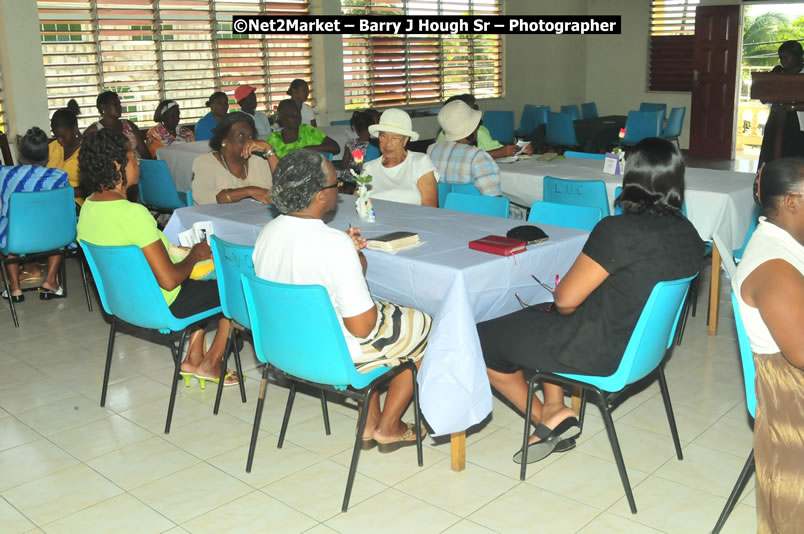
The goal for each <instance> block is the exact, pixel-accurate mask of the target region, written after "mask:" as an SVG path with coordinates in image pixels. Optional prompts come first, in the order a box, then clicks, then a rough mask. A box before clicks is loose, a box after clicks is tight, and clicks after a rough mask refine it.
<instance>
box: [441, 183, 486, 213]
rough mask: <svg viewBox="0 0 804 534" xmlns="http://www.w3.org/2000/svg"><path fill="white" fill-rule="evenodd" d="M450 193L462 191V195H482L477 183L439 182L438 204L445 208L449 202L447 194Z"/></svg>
mask: <svg viewBox="0 0 804 534" xmlns="http://www.w3.org/2000/svg"><path fill="white" fill-rule="evenodd" d="M450 193H461V194H462V195H480V194H481V193H480V191H478V190H477V187H475V184H449V183H447V182H438V206H439V207H441V208H443V207H445V206H444V205H445V204H446V202H447V195H448V194H450Z"/></svg>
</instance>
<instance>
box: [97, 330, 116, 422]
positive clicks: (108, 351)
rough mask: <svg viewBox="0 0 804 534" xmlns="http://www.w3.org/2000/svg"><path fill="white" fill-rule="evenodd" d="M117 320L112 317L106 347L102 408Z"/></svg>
mask: <svg viewBox="0 0 804 534" xmlns="http://www.w3.org/2000/svg"><path fill="white" fill-rule="evenodd" d="M116 326H117V318H116V317H115V316H114V315H112V326H110V327H109V342H108V344H107V345H106V367H105V368H104V370H103V388H101V402H100V405H101V408H102V407H104V406H106V388H107V387H108V385H109V371H110V370H111V369H112V354H113V353H114V334H115V329H116Z"/></svg>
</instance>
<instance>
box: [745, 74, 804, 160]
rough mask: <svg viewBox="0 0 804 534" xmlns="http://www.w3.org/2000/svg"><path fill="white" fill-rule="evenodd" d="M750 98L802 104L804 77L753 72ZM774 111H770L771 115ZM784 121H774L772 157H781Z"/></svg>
mask: <svg viewBox="0 0 804 534" xmlns="http://www.w3.org/2000/svg"><path fill="white" fill-rule="evenodd" d="M751 98H754V99H756V100H760V101H762V102H764V103H769V104H804V76H802V75H795V74H785V73H781V72H754V73H752V74H751ZM773 112H774V110H771V113H773ZM783 129H784V120H778V121H776V128H774V131H773V132H765V134H766V135H767V134H770V135H772V136H774V143H773V157H774V159H777V158H779V157H781V151H782V134H783Z"/></svg>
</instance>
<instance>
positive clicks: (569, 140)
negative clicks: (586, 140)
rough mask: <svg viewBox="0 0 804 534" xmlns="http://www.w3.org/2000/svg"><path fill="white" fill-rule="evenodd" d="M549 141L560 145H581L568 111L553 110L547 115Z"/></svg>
mask: <svg viewBox="0 0 804 534" xmlns="http://www.w3.org/2000/svg"><path fill="white" fill-rule="evenodd" d="M547 143H549V144H551V145H558V146H580V143H579V142H578V137H577V136H576V135H575V124H574V123H573V122H572V117H571V116H570V115H569V114H568V113H555V112H553V111H551V112H550V113H549V115H548V116H547Z"/></svg>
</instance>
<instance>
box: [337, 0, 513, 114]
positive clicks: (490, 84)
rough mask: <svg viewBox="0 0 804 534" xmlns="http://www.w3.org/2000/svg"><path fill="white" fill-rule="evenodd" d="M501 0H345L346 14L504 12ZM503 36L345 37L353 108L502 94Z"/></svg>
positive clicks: (346, 82)
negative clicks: (452, 97)
mask: <svg viewBox="0 0 804 534" xmlns="http://www.w3.org/2000/svg"><path fill="white" fill-rule="evenodd" d="M499 4H500V3H499V0H449V1H446V0H432V1H396V2H393V1H392V2H387V1H385V2H381V1H378V0H342V2H341V12H342V13H343V14H344V15H430V16H432V15H451V16H466V15H499V14H500V5H499ZM501 49H502V44H501V40H500V36H499V35H481V34H457V35H426V34H422V35H410V34H409V35H360V34H348V35H344V36H343V61H344V97H345V103H346V108H347V109H357V108H363V107H368V106H401V105H409V104H425V103H432V102H440V101H442V100H444V99H445V98H448V97H450V96H452V95H455V94H461V93H472V94H474V95H475V96H476V97H477V98H492V97H498V96H501V95H502V76H501V70H502V69H501Z"/></svg>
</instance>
